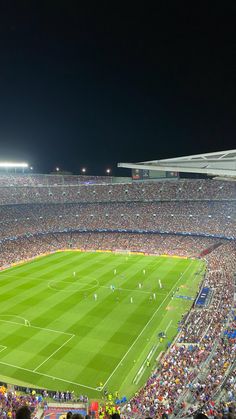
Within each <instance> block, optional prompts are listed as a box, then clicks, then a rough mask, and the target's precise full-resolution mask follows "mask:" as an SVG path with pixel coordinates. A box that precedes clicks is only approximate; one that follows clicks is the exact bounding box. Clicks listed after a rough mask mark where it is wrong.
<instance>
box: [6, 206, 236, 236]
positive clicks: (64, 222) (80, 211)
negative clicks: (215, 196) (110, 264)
mask: <svg viewBox="0 0 236 419" xmlns="http://www.w3.org/2000/svg"><path fill="white" fill-rule="evenodd" d="M235 214H236V202H235V203H234V202H227V203H226V202H210V203H206V202H202V201H201V202H198V201H197V202H194V203H192V202H180V201H178V202H177V201H175V202H174V203H172V202H159V203H154V202H152V203H135V202H133V203H131V202H129V203H99V204H96V203H94V204H91V203H90V204H88V203H87V204H47V205H46V204H45V205H42V204H32V205H2V206H1V205H0V237H1V239H3V238H5V237H12V236H22V235H24V234H36V233H42V232H52V231H53V232H62V231H65V230H68V229H73V230H78V231H81V230H82V231H84V230H92V231H97V230H99V229H107V230H122V231H124V230H128V231H131V230H132V231H140V230H142V231H143V230H145V231H148V232H169V233H181V234H198V235H217V236H218V237H219V236H224V237H229V238H232V237H236V230H235Z"/></svg>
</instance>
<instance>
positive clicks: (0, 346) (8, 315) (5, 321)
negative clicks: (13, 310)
mask: <svg viewBox="0 0 236 419" xmlns="http://www.w3.org/2000/svg"><path fill="white" fill-rule="evenodd" d="M1 316H4V317H14V315H10V314H2V315H0V317H1ZM15 317H17V318H21V319H22V320H24V322H25V323H24V324H22V323H18V322H14V321H11V320H3V319H1V318H0V321H1V322H3V323H10V324H16V325H19V326H27V327H31V328H33V329H39V330H46V331H49V332H54V333H59V334H63V335H67V336H70V337H69V338H68V339H67V340H66V341H65V342H64V343H63V344H62V345H61V346H60V347H59V348H57V349H56V350H55V351H54V352H53V353H51V354H50V355H49V356H48V357H47V358H46V359H45V360H44V361H43V362H41V363H40V364H39V365H38V366H37V367H35V369H34V370H30V371H31V372H36V371H37V370H38V369H39V368H40V367H41V366H42V365H43V364H45V363H46V362H47V361H49V359H50V358H52V357H53V355H55V354H56V353H57V352H58V351H59V350H60V349H61V348H63V346H65V345H66V344H67V343H68V342H69V341H70V340H71V339H72V338H74V337H75V335H74V334H73V333H67V332H61V331H60V330H54V329H48V328H46V327H39V326H32V325H31V324H30V322H29V321H28V320H27V319H25V318H24V317H21V316H15ZM26 322H28V325H27V324H26ZM1 348H3V349H1ZM6 348H7V346H3V345H0V353H1V352H2V351H4V350H5V349H6ZM9 365H10V364H9ZM14 367H15V368H17V367H16V366H14ZM18 368H22V367H18Z"/></svg>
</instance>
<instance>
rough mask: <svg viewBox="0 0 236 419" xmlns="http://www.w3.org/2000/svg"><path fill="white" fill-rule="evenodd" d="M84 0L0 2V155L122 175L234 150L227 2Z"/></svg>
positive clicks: (233, 37)
mask: <svg viewBox="0 0 236 419" xmlns="http://www.w3.org/2000/svg"><path fill="white" fill-rule="evenodd" d="M83 3H85V5H83ZM94 3H95V2H94ZM94 3H92V2H89V1H88V2H82V1H74V2H73V1H69V0H68V1H54V0H46V1H40V2H39V1H23V0H21V1H18V2H17V1H16V2H13V1H11V0H4V1H2V2H1V6H0V160H4V159H7V160H21V161H28V162H29V163H30V164H32V165H33V166H34V168H35V170H36V171H37V172H49V171H52V170H53V168H55V167H56V166H59V167H60V168H62V169H65V170H70V171H72V172H74V173H79V171H80V169H81V167H82V166H86V167H87V168H88V174H104V171H105V169H106V168H107V167H112V171H113V174H128V173H127V171H121V169H116V165H117V162H130V161H133V162H137V161H145V160H154V159H160V158H168V157H177V156H181V155H188V154H193V153H202V152H210V151H220V150H226V149H231V148H235V145H236V140H235V138H236V94H235V93H236V87H235V81H236V29H235V28H236V25H235V22H236V2H235V1H232V2H231V1H225V2H220V1H219V2H215V3H214V2H207V1H205V2H191V1H185V2H182V1H176V2H169V1H168V0H163V1H159V0H157V1H156V2H155V3H156V4H155V7H151V6H150V4H151V2H139V3H140V4H141V5H140V6H139V5H138V2H132V5H131V2H130V3H129V2H127V4H126V5H125V6H123V5H122V4H121V3H120V2H106V3H105V2H99V1H96V3H95V4H94ZM194 6H195V7H194Z"/></svg>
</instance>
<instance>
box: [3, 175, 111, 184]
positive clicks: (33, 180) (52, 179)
mask: <svg viewBox="0 0 236 419" xmlns="http://www.w3.org/2000/svg"><path fill="white" fill-rule="evenodd" d="M111 181H112V177H111V176H88V175H65V174H64V175H62V174H59V173H57V174H51V175H43V174H28V173H25V174H23V173H22V174H20V173H18V174H13V173H0V187H1V186H7V187H8V186H15V187H23V186H35V187H37V186H60V185H69V186H71V185H72V186H73V185H78V184H84V183H99V184H103V183H106V184H107V183H111Z"/></svg>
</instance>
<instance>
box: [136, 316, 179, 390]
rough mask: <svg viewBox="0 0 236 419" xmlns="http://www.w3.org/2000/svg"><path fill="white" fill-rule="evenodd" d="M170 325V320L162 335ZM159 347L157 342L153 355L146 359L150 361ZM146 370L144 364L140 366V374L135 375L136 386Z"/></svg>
mask: <svg viewBox="0 0 236 419" xmlns="http://www.w3.org/2000/svg"><path fill="white" fill-rule="evenodd" d="M171 324H172V320H170V322H169V324H168V326H167V327H166V328H165V330H164V333H167V330H168V329H169V328H170V326H171ZM159 346H160V343H159V342H158V344H157V346H156V348H155V350H154V351H153V353H152V354H151V356H150V357H148V359H149V360H150V359H152V357H153V356H154V354H155V352H156V350H157V349H158V348H159ZM146 368H147V367H145V364H143V366H142V367H141V368H140V370H139V371H140V373H139V372H138V374H137V380H135V381H136V383H135V384H138V383H139V381H140V380H141V378H142V376H143V374H144V372H145V371H146Z"/></svg>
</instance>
